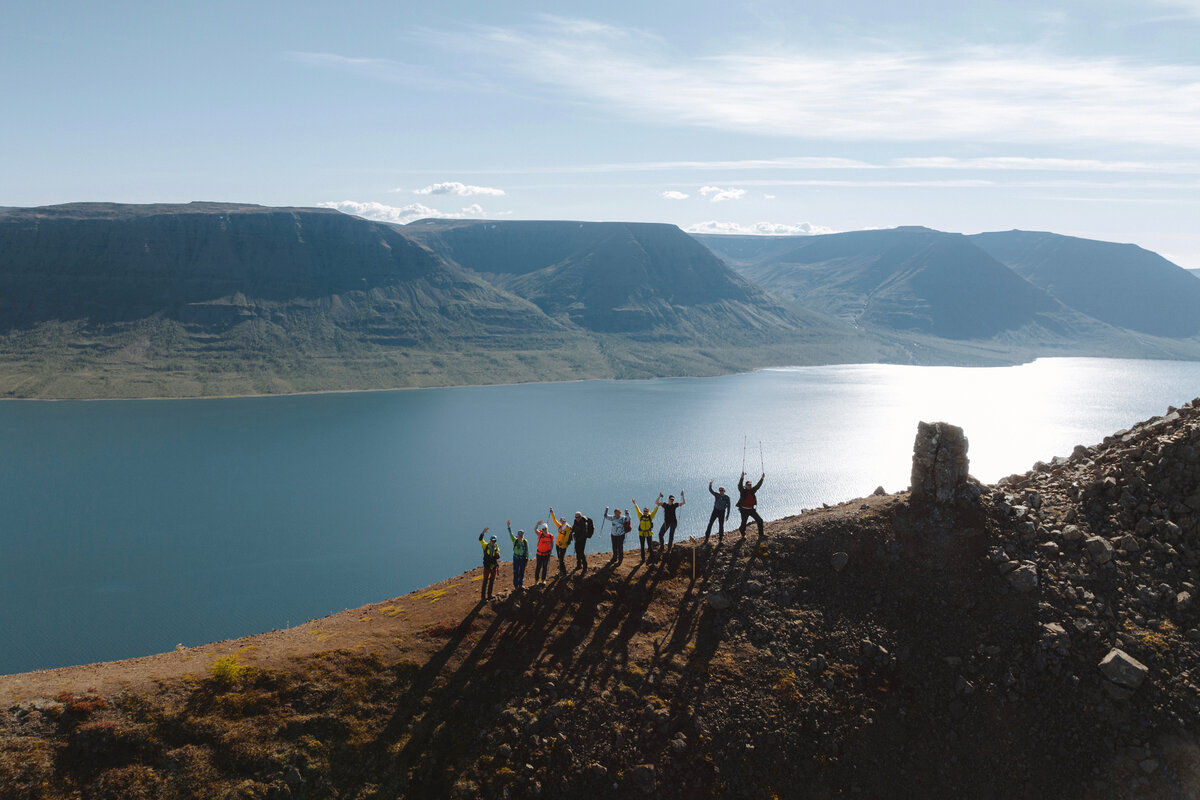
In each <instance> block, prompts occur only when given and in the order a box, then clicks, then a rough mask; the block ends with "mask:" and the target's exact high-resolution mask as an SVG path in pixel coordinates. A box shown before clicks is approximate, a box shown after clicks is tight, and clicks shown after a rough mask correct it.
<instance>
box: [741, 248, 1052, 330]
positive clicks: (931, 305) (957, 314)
mask: <svg viewBox="0 0 1200 800" xmlns="http://www.w3.org/2000/svg"><path fill="white" fill-rule="evenodd" d="M775 250H776V252H771V253H770V254H769V255H767V256H766V257H765V258H762V259H761V260H758V261H755V262H753V263H747V264H746V265H744V266H743V267H742V268H741V270H742V272H743V274H745V275H746V276H747V277H748V278H750V279H751V280H753V281H755V282H757V283H759V284H760V285H762V286H764V287H766V288H767V289H769V290H770V291H773V292H775V293H777V294H779V295H780V296H783V297H786V298H788V299H791V300H793V301H794V302H796V303H799V304H801V305H804V306H806V307H808V308H817V309H822V310H827V311H829V312H830V313H834V314H836V315H838V316H840V317H842V318H845V319H852V320H854V322H855V323H857V324H861V325H867V326H874V327H879V328H884V329H890V330H901V331H916V332H921V333H926V334H931V335H934V336H939V337H943V338H947V339H985V338H988V337H991V336H995V335H997V334H999V333H1002V332H1005V331H1012V330H1016V329H1019V328H1021V327H1022V326H1025V325H1029V324H1031V323H1035V322H1038V321H1039V320H1046V319H1047V317H1048V315H1050V314H1055V313H1058V312H1061V311H1063V309H1062V307H1061V305H1060V304H1059V303H1058V302H1056V301H1055V300H1054V299H1053V298H1052V297H1050V296H1049V295H1047V294H1046V293H1045V292H1043V291H1041V290H1039V289H1037V288H1035V287H1033V286H1031V285H1030V284H1029V283H1028V282H1027V281H1025V280H1023V279H1022V278H1021V277H1020V276H1018V275H1016V274H1015V273H1013V272H1012V271H1011V270H1009V269H1008V268H1007V267H1005V266H1004V265H1002V264H1000V263H998V262H997V261H995V260H994V259H993V258H991V257H990V256H988V255H987V254H986V253H984V252H983V251H981V250H980V249H979V248H977V247H975V246H974V245H972V244H971V243H970V242H969V241H968V240H967V239H966V238H965V237H962V236H959V235H957V234H947V233H941V232H939V231H933V230H929V229H928V228H896V229H894V230H879V231H859V232H855V233H840V234H828V235H822V236H811V237H805V238H794V239H792V240H791V241H790V242H789V243H788V247H786V248H783V247H779V246H778V245H776V246H775Z"/></svg>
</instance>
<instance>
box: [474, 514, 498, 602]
mask: <svg viewBox="0 0 1200 800" xmlns="http://www.w3.org/2000/svg"><path fill="white" fill-rule="evenodd" d="M488 527H489V528H490V527H491V526H490V525H489V526H488ZM487 532H488V529H487V528H484V529H483V532H482V533H480V534H479V544H480V545H481V546H482V547H483V583H481V584H480V585H479V602H481V603H482V602H483V601H484V600H490V599H491V597H492V585H493V584H494V583H495V582H496V573H497V572H499V571H500V545H498V544H496V537H495V536H493V537H492V538H490V539H488V540H487V541H486V542H485V541H484V540H483V537H484V534H486V533H487Z"/></svg>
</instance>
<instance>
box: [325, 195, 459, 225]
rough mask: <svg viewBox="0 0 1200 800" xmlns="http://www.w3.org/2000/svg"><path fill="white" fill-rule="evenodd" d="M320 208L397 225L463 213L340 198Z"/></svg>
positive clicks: (457, 216)
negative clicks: (449, 212)
mask: <svg viewBox="0 0 1200 800" xmlns="http://www.w3.org/2000/svg"><path fill="white" fill-rule="evenodd" d="M317 207H318V208H335V209H337V210H338V211H341V212H342V213H343V214H352V215H354V216H356V217H362V218H363V219H369V220H374V221H376V222H392V223H395V224H397V225H407V224H408V223H410V222H413V221H414V220H418V219H425V218H427V217H443V218H450V219H458V218H460V217H462V214H446V213H443V212H441V211H438V210H437V209H435V208H430V207H429V206H426V205H422V204H421V203H411V204H409V205H406V206H389V205H384V204H383V203H373V202H359V201H357V200H339V201H337V202H326V203H317Z"/></svg>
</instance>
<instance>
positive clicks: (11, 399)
mask: <svg viewBox="0 0 1200 800" xmlns="http://www.w3.org/2000/svg"><path fill="white" fill-rule="evenodd" d="M1049 358H1098V359H1102V358H1113V359H1119V358H1122V357H1120V356H1061V355H1050V356H1034V357H1032V358H1026V359H1021V360H1014V361H1012V362H1009V363H1002V364H997V363H989V364H949V363H932V364H910V363H903V364H902V363H898V362H894V361H830V362H827V363H818V364H774V365H770V366H761V367H755V368H753V369H747V370H738V371H733V372H719V373H717V374H715V375H655V376H654V377H650V378H565V379H563V380H550V381H514V382H498V383H449V384H440V385H436V386H392V387H381V388H375V389H314V390H311V391H302V392H278V393H270V394H262V393H259V394H207V395H178V396H174V395H171V396H162V395H158V396H156V395H145V396H135V397H0V403H6V402H13V403H102V402H120V401H124V400H137V401H143V400H144V401H160V400H161V401H172V400H249V399H263V398H271V397H309V396H316V395H339V394H369V393H379V392H415V391H423V390H427V389H480V388H484V387H489V386H529V385H535V386H542V385H551V384H558V383H587V382H590V381H612V382H614V383H633V382H641V381H663V380H675V379H680V378H697V379H698V378H723V377H727V376H730V375H751V374H753V373H755V372H766V371H768V370H789V369H800V368H806V367H840V366H896V367H961V368H964V369H990V368H995V367H1019V366H1022V365H1025V364H1032V363H1034V362H1035V361H1039V360H1042V359H1049ZM1130 360H1134V361H1185V359H1168V358H1146V359H1130ZM1197 361H1200V359H1197Z"/></svg>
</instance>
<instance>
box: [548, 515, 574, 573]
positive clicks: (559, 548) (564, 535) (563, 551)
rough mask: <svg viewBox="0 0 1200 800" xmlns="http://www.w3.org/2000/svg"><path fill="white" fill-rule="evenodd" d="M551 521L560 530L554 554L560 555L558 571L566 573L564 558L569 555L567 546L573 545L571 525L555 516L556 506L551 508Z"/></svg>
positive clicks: (555, 542)
mask: <svg viewBox="0 0 1200 800" xmlns="http://www.w3.org/2000/svg"><path fill="white" fill-rule="evenodd" d="M550 521H551V522H553V523H554V527H555V528H557V529H558V536H556V537H555V538H554V552H555V554H556V555H558V571H559V572H566V571H567V565H566V563H564V562H563V558H565V557H566V555H567V546H568V545H570V544H571V523H569V522H566V521H565V520H560V519H559V518H558V517H556V516H554V506H550Z"/></svg>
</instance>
